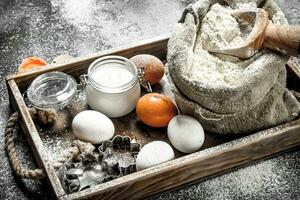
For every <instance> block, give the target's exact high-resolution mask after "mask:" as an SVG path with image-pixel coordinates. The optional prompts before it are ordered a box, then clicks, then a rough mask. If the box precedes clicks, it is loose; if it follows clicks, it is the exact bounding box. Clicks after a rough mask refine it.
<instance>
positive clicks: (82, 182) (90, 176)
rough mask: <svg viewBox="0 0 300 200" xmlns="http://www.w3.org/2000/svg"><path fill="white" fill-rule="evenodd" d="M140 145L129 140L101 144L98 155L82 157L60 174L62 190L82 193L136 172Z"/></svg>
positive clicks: (84, 155)
mask: <svg viewBox="0 0 300 200" xmlns="http://www.w3.org/2000/svg"><path fill="white" fill-rule="evenodd" d="M140 149H141V145H140V144H139V143H136V142H132V141H131V139H130V137H128V136H120V135H117V136H115V137H114V138H113V139H112V140H107V141H103V142H102V143H101V144H100V146H99V147H98V151H97V150H96V151H94V152H90V153H85V154H81V155H80V156H79V160H72V161H69V162H68V163H66V164H65V166H64V168H62V169H61V170H60V171H59V177H60V179H61V181H62V184H63V187H64V189H65V190H66V191H68V192H69V193H72V192H77V191H81V190H83V189H86V188H90V187H92V186H94V185H97V184H101V183H104V182H107V181H110V180H113V179H116V178H118V177H121V176H125V175H127V174H130V173H133V172H136V166H135V162H136V156H137V154H138V153H139V151H140Z"/></svg>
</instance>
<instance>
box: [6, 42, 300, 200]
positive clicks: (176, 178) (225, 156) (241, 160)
mask: <svg viewBox="0 0 300 200" xmlns="http://www.w3.org/2000/svg"><path fill="white" fill-rule="evenodd" d="M167 41H168V36H163V37H158V38H156V39H154V40H150V41H146V42H144V43H140V44H138V45H137V46H134V47H126V48H119V49H115V50H109V51H104V52H100V53H96V54H93V55H90V56H85V57H80V58H76V59H74V60H73V61H71V62H69V63H66V64H63V65H55V66H49V67H47V68H45V69H40V70H37V71H34V72H26V73H19V74H14V75H10V76H8V77H7V82H8V88H9V91H10V97H11V102H12V106H13V107H14V109H16V110H18V111H19V112H20V113H21V115H22V119H23V121H24V123H23V124H24V130H25V133H26V138H27V139H28V142H29V144H30V146H31V148H32V150H33V152H34V154H35V157H36V160H37V163H38V165H39V166H40V167H43V168H44V169H45V171H46V173H47V176H48V179H49V182H50V185H51V187H52V188H53V190H54V193H55V195H56V197H57V198H58V199H86V198H92V199H138V198H142V197H146V196H149V195H153V194H155V193H158V192H162V191H165V190H168V189H171V188H175V187H178V186H180V185H183V184H186V183H189V182H193V181H196V180H200V179H203V178H206V177H209V176H211V175H214V174H217V173H221V172H223V171H226V170H228V169H232V168H233V167H237V166H241V165H243V164H246V163H249V162H251V161H254V160H257V159H262V158H265V157H267V156H270V155H274V154H275V153H278V152H281V151H284V150H287V149H290V148H293V147H296V146H298V145H299V144H300V137H299V134H300V120H295V121H293V122H290V123H286V124H283V125H280V126H278V127H275V128H272V129H268V130H265V131H261V132H258V133H254V134H251V135H249V136H246V137H242V138H239V139H234V138H233V139H232V141H231V139H230V140H227V139H226V140H223V141H221V140H220V141H219V140H218V139H217V138H214V137H213V136H211V138H210V141H209V142H208V143H207V144H208V145H207V146H206V147H204V148H206V149H204V150H201V151H199V152H196V153H193V154H189V155H185V156H182V154H181V155H180V154H179V155H177V156H178V157H179V158H177V159H175V160H172V161H170V162H167V163H163V164H161V165H158V166H155V167H152V168H150V169H146V170H143V171H140V172H137V173H134V174H130V175H127V176H124V177H121V178H118V179H115V180H113V181H110V182H107V183H103V184H100V185H97V186H95V187H93V188H90V189H86V190H84V191H80V192H76V193H73V194H69V195H67V194H66V193H65V192H64V190H63V188H62V186H61V183H60V181H59V179H58V177H57V175H56V173H55V172H54V170H53V167H52V165H51V161H50V160H49V159H48V157H47V153H46V151H45V148H44V144H43V142H42V141H41V138H40V135H39V133H38V132H37V130H36V127H35V125H34V123H33V121H32V119H31V117H30V115H29V112H28V110H27V108H26V105H25V102H24V100H23V98H22V95H21V92H22V91H25V89H26V88H27V87H28V85H29V84H30V82H31V81H32V80H33V79H34V78H35V77H37V76H38V75H40V74H42V73H45V72H48V71H63V72H66V73H68V74H71V75H73V76H75V77H78V76H79V75H80V74H82V73H85V72H86V71H87V68H88V66H89V64H90V63H91V62H93V61H94V60H95V59H97V58H99V57H101V56H104V55H110V54H114V55H121V56H125V57H131V56H134V55H136V54H141V53H148V54H153V55H156V56H158V57H159V58H161V59H162V60H164V59H165V58H166V49H167ZM287 68H288V72H289V74H290V78H289V79H290V80H292V81H290V82H288V85H290V86H291V89H294V90H298V91H299V90H300V70H299V67H298V65H297V64H296V62H295V60H293V59H292V60H290V62H289V64H288V65H287ZM124 120H125V121H126V117H125V118H124V119H121V120H115V122H116V123H118V124H119V125H120V126H119V132H120V133H121V132H122V131H124V130H125V129H126V126H125V125H126V122H125V123H124ZM124 124H125V125H124ZM164 131H165V130H164ZM152 132H153V131H152ZM138 134H140V135H142V134H143V133H142V130H139V132H138ZM157 136H158V137H159V134H158V135H157ZM155 137H156V136H155ZM161 139H163V138H161ZM212 146H213V147H212Z"/></svg>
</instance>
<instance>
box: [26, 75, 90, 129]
mask: <svg viewBox="0 0 300 200" xmlns="http://www.w3.org/2000/svg"><path fill="white" fill-rule="evenodd" d="M27 98H28V100H29V102H28V104H29V106H34V107H36V108H37V109H42V110H43V109H53V110H55V111H56V113H57V116H58V117H57V119H58V120H55V122H54V123H53V124H52V126H51V127H48V128H49V129H50V128H51V131H54V132H59V131H63V130H65V129H66V128H68V127H70V124H71V122H72V119H73V117H74V116H75V115H76V114H77V113H79V112H80V111H82V110H85V109H86V107H87V105H86V102H85V101H84V100H82V99H83V98H79V95H78V90H77V83H76V81H75V79H74V78H73V77H72V76H69V75H67V74H65V73H62V72H48V73H45V74H42V75H40V76H38V77H37V78H36V79H34V80H33V82H32V83H31V84H30V86H29V87H28V89H27Z"/></svg>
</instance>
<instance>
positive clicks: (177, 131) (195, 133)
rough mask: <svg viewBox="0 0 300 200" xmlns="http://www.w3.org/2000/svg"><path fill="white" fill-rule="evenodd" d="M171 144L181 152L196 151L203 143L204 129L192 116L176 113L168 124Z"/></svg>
mask: <svg viewBox="0 0 300 200" xmlns="http://www.w3.org/2000/svg"><path fill="white" fill-rule="evenodd" d="M168 137H169V140H170V142H171V144H172V145H173V146H174V147H175V148H176V149H177V150H179V151H181V152H183V153H193V152H195V151H198V150H199V149H200V148H201V147H202V145H203V143H204V138H205V136H204V130H203V128H202V126H201V124H200V123H199V122H198V121H197V120H196V119H194V118H193V117H190V116H187V115H177V116H175V117H174V118H173V119H171V121H170V122H169V124H168Z"/></svg>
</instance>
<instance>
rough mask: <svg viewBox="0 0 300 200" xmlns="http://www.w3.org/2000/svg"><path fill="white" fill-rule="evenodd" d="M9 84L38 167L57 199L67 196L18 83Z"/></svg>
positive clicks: (11, 100) (10, 93)
mask: <svg viewBox="0 0 300 200" xmlns="http://www.w3.org/2000/svg"><path fill="white" fill-rule="evenodd" d="M7 83H8V88H9V96H10V102H11V103H12V105H13V107H14V108H15V110H16V111H18V112H19V113H20V115H21V116H22V122H23V123H22V124H21V125H22V129H23V131H24V133H25V137H26V140H27V142H28V144H29V146H30V148H31V150H32V152H33V155H34V157H35V160H36V162H37V164H38V166H39V167H41V168H43V169H44V170H45V171H46V173H47V177H48V182H49V183H50V185H51V187H52V188H53V190H54V193H55V195H56V196H57V197H59V196H62V195H65V191H64V189H63V188H62V186H61V183H60V180H59V179H58V177H57V175H56V172H55V170H54V168H53V167H52V164H51V161H50V160H49V159H48V156H47V153H46V151H45V149H44V147H43V143H42V141H41V138H40V136H39V134H38V131H37V130H36V128H35V125H34V122H33V120H32V118H31V116H30V114H29V111H28V109H27V106H26V104H25V102H24V99H23V96H22V94H21V92H20V90H19V88H18V86H17V84H16V82H15V81H14V80H13V79H12V80H9V81H8V82H7Z"/></svg>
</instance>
